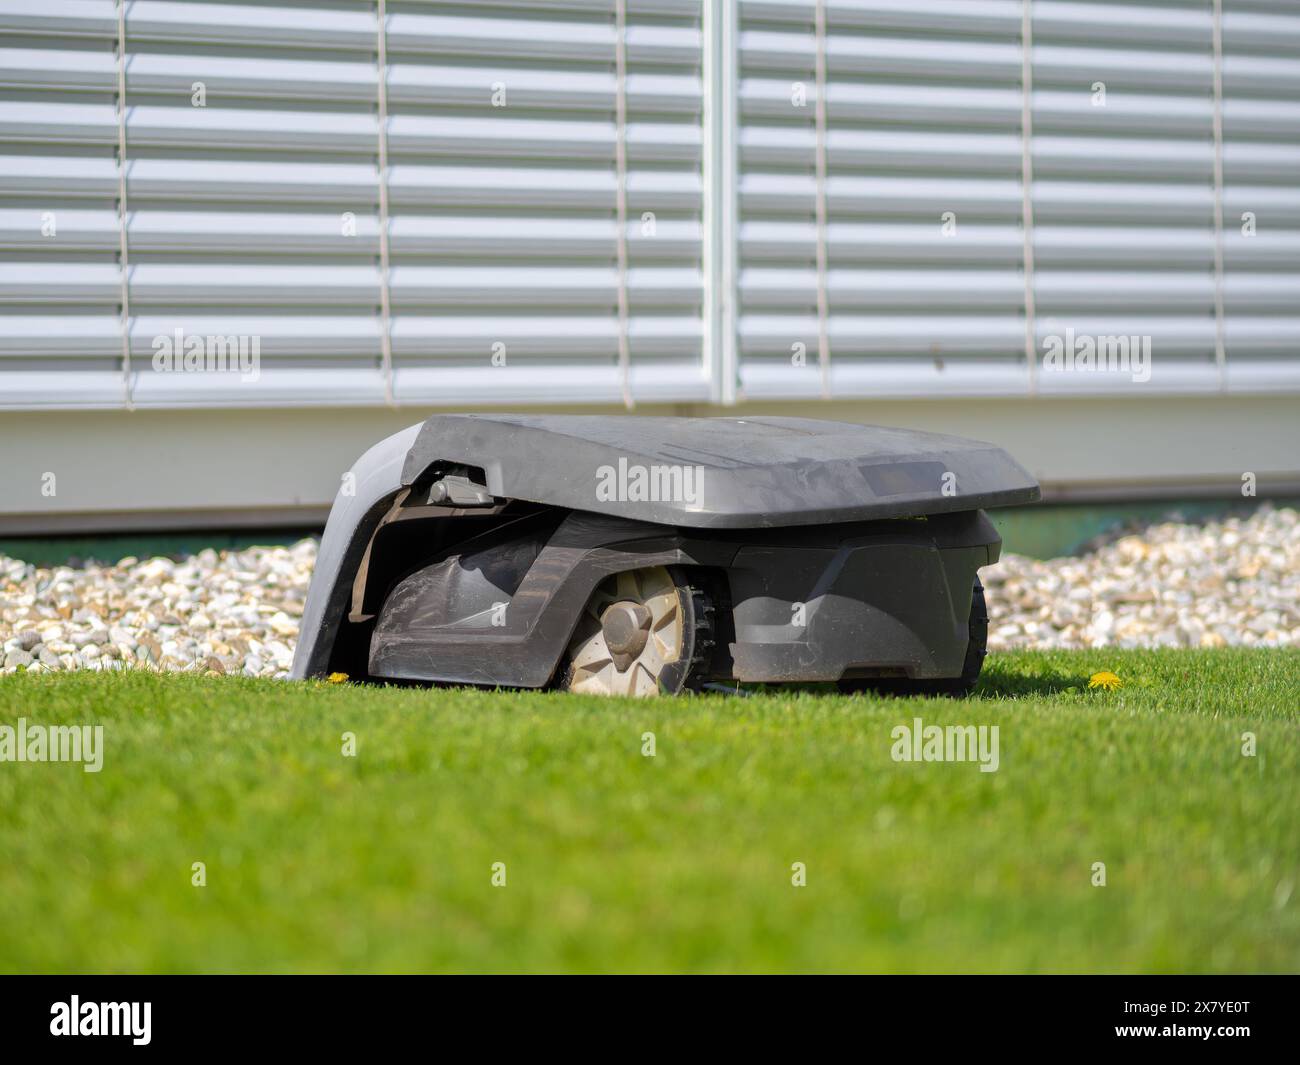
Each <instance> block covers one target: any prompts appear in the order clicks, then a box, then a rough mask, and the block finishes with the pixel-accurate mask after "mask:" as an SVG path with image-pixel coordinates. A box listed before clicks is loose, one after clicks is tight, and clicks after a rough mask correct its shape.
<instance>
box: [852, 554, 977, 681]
mask: <svg viewBox="0 0 1300 1065" xmlns="http://www.w3.org/2000/svg"><path fill="white" fill-rule="evenodd" d="M967 624H968V632H969V634H970V639H969V642H968V643H967V644H966V659H965V661H964V662H963V663H962V669H961V676H959V677H940V678H937V679H934V680H908V679H906V678H897V679H895V678H892V677H890V678H886V677H881V678H879V679H874V678H868V679H865V680H842V681H840V682H839V689H840V691H842V692H850V693H851V692H877V693H878V694H881V695H950V696H953V697H954V698H962V697H964V696H967V695H969V694H970V693H971V692H972V691H974V690H975V683H976V681H978V680H979V676H980V670H982V669H983V668H984V658H985V656H986V655H987V654H988V644H989V612H988V606H987V605H986V603H985V601H984V585H982V584H981V583H980V579H979V578H978V577H976V578H975V588H974V590H973V591H972V593H971V600H970V620H969V622H968V623H967Z"/></svg>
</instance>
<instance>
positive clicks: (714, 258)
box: [701, 0, 740, 406]
mask: <svg viewBox="0 0 1300 1065" xmlns="http://www.w3.org/2000/svg"><path fill="white" fill-rule="evenodd" d="M703 13H704V25H703V38H704V54H703V57H702V58H703V63H702V70H701V74H702V77H703V81H704V85H703V88H704V114H703V119H702V121H703V135H704V137H703V141H704V156H703V166H702V175H701V176H702V184H703V200H704V202H703V207H702V215H701V219H702V225H703V230H704V248H703V254H702V257H701V258H702V267H703V273H704V278H703V284H704V293H703V319H704V323H703V325H704V352H703V357H704V374H705V377H706V380H707V381H708V382H709V399H710V400H711V401H712V402H714V403H719V404H722V405H724V406H731V405H733V404H735V403H736V401H737V399H738V396H737V383H738V382H737V378H738V372H739V367H738V364H737V352H736V319H737V314H738V311H737V288H736V285H737V265H736V264H737V257H738V249H737V241H738V239H739V227H738V224H737V217H738V213H739V204H738V199H737V179H736V171H737V165H738V161H737V143H736V141H737V132H738V130H739V128H740V127H739V114H738V110H737V104H736V81H737V70H736V66H737V60H736V54H737V14H736V4H735V2H734V0H705V3H704V11H703Z"/></svg>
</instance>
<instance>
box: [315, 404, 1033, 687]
mask: <svg viewBox="0 0 1300 1065" xmlns="http://www.w3.org/2000/svg"><path fill="white" fill-rule="evenodd" d="M351 473H352V476H351V477H350V478H345V488H344V490H343V491H340V493H339V496H338V498H337V499H336V500H335V501H334V507H333V510H332V511H331V512H330V517H329V523H328V524H327V526H326V528H325V536H324V539H323V540H322V541H321V545H320V554H319V558H318V561H317V565H316V573H315V576H314V578H313V580H312V585H311V590H310V593H309V595H308V598H307V605H306V610H305V612H304V615H303V620H302V628H301V637H300V640H299V643H298V648H297V654H296V656H295V659H294V665H293V676H295V677H298V678H306V677H323V676H326V675H328V674H330V673H333V672H343V673H346V674H348V675H349V676H350V677H352V678H353V679H361V680H364V679H372V680H380V681H417V682H435V683H440V684H476V685H489V686H502V687H516V688H542V687H557V688H563V689H568V690H570V691H575V692H589V693H600V694H616V695H655V694H658V693H660V692H664V693H676V692H681V691H683V690H686V689H690V688H695V687H698V686H700V685H701V684H703V683H706V682H710V681H720V682H726V681H731V682H738V681H739V682H756V683H765V684H777V683H810V682H817V681H832V682H837V683H838V684H839V685H840V687H841V688H843V689H845V690H857V689H860V688H864V687H871V688H875V689H884V690H889V691H896V692H928V693H951V694H963V693H965V692H968V691H969V690H970V689H971V688H972V687H973V686H974V684H975V680H976V678H977V677H978V676H979V671H980V666H981V665H982V663H983V659H984V651H985V642H986V637H987V631H988V618H987V616H986V614H985V610H984V593H983V589H982V588H981V586H980V582H979V579H978V577H977V575H976V574H977V571H978V570H979V568H980V567H981V566H985V565H988V564H990V563H992V562H995V561H997V558H998V553H999V550H1000V548H1001V539H1000V538H999V536H998V534H997V532H996V531H995V530H994V528H993V525H992V523H991V522H990V521H989V519H988V518H987V517H986V516H985V514H984V512H983V508H985V507H991V506H1006V505H1009V504H1015V503H1026V502H1031V501H1033V500H1035V499H1037V498H1038V495H1039V492H1038V485H1037V483H1036V482H1035V481H1034V479H1033V478H1032V477H1031V476H1030V475H1029V474H1028V473H1026V472H1025V470H1024V469H1022V468H1021V467H1020V466H1019V465H1017V463H1016V462H1015V461H1014V460H1013V459H1012V458H1011V457H1010V456H1009V455H1007V454H1006V452H1004V451H1002V450H1001V449H999V448H996V447H993V446H992V445H990V444H982V443H978V442H976V441H973V440H963V439H960V438H958V437H951V436H939V435H936V434H933V433H920V432H912V431H909V430H903V429H887V428H879V427H875V426H864V425H850V424H844V423H840V422H824V421H814V420H811V419H805V418H764V417H757V418H641V417H632V416H622V417H596V416H560V415H538V416H527V415H469V414H466V415H436V416H434V417H432V418H430V419H428V421H426V422H424V423H423V424H422V425H415V426H412V427H411V428H409V429H406V430H404V431H403V432H400V433H397V434H396V435H395V436H391V437H389V438H388V439H387V440H384V441H382V442H381V443H379V444H377V445H375V446H374V447H373V448H371V449H370V450H369V451H368V452H366V454H365V455H364V456H362V458H361V459H360V460H359V461H358V462H357V464H356V466H355V467H354V468H353V470H352V471H351Z"/></svg>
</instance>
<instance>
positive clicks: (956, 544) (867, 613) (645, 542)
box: [369, 512, 1000, 688]
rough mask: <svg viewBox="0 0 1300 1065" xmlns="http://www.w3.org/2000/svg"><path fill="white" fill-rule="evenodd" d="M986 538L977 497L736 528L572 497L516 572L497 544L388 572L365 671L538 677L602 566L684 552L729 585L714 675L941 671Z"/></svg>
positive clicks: (519, 681)
mask: <svg viewBox="0 0 1300 1065" xmlns="http://www.w3.org/2000/svg"><path fill="white" fill-rule="evenodd" d="M999 544H1000V540H999V538H998V535H997V532H996V530H995V529H994V528H993V526H992V523H991V522H989V520H988V519H987V518H986V517H985V516H984V514H983V513H981V512H969V513H965V514H955V515H949V516H945V517H943V518H940V519H936V520H931V521H926V522H916V523H893V524H892V525H890V526H888V527H882V526H881V525H880V524H879V523H875V524H872V523H865V524H846V525H831V526H825V527H823V528H822V529H820V530H816V531H813V530H807V529H794V530H791V529H783V530H772V531H770V532H766V533H758V532H749V533H742V534H739V535H735V534H733V535H724V534H713V535H709V534H701V533H699V532H697V531H694V530H683V529H676V530H665V529H663V528H662V527H657V526H654V525H650V524H647V523H639V522H628V521H623V520H621V519H616V518H607V517H601V516H598V515H594V514H583V513H573V514H570V515H568V517H566V518H565V520H564V521H563V523H562V524H561V525H560V526H559V528H558V529H556V531H555V532H554V534H552V535H551V536H550V539H549V540H548V541H547V542H546V544H545V546H543V547H542V548H541V550H540V551H539V552H538V551H533V550H532V549H529V550H527V551H524V552H523V553H522V555H523V557H525V558H527V557H532V558H533V561H532V563H531V565H527V563H526V562H525V563H523V565H527V571H526V572H524V573H522V576H521V575H520V574H519V572H518V569H512V567H518V566H519V565H520V564H519V562H518V558H519V557H520V554H519V552H517V551H512V549H511V548H510V545H508V544H497V545H493V546H491V547H489V548H487V549H485V550H483V551H479V552H475V553H467V554H466V555H464V556H460V555H457V556H452V557H450V558H445V559H441V560H438V561H436V562H433V563H431V564H429V565H428V566H425V567H423V568H421V569H419V570H416V571H415V572H413V573H411V574H410V575H409V576H407V577H406V578H405V579H403V580H402V581H400V582H399V583H398V584H397V585H396V586H395V587H394V589H393V591H392V592H391V593H390V595H389V597H388V600H387V601H386V602H385V604H384V606H383V609H382V610H381V612H380V615H379V619H378V621H377V623H376V626H375V631H374V634H373V636H372V638H371V644H370V663H369V672H370V674H371V675H372V676H376V677H389V678H393V679H404V680H422V681H438V682H442V683H453V684H480V685H501V686H507V687H522V688H535V687H541V686H543V685H545V684H546V683H547V682H548V681H549V680H550V678H551V677H552V675H553V674H554V672H555V669H556V667H557V666H558V665H559V663H560V661H561V658H562V656H563V655H564V652H565V649H566V646H567V644H568V641H569V638H570V636H571V635H572V633H573V630H574V627H575V626H576V624H577V622H578V619H579V617H580V615H581V612H582V609H583V607H584V606H585V605H586V603H587V600H588V599H589V597H590V596H591V593H592V592H593V590H594V589H595V587H596V585H597V584H599V583H600V581H601V580H603V579H604V578H605V577H606V576H608V575H609V574H611V573H617V572H620V571H624V570H630V569H640V568H643V567H647V566H660V565H695V566H707V567H710V568H712V569H714V570H717V571H720V572H721V573H723V574H725V576H726V578H727V581H728V583H729V587H730V598H731V600H732V604H733V618H734V622H735V639H734V641H732V642H731V643H730V644H729V646H728V647H727V648H726V649H725V651H726V652H729V658H727V655H726V654H724V655H722V656H721V657H720V660H719V664H718V666H717V669H716V672H715V675H717V676H718V677H722V678H728V679H735V680H742V681H752V682H766V683H780V682H812V681H834V680H839V679H840V678H841V677H843V676H845V675H846V674H849V675H852V673H853V671H855V670H862V669H866V670H873V669H875V670H879V669H882V668H883V669H890V670H895V671H897V673H898V674H899V675H904V676H908V677H914V678H918V679H919V678H929V677H955V676H959V675H960V674H961V669H962V662H963V660H964V658H965V654H966V644H967V640H968V629H967V620H968V617H969V614H970V605H971V588H972V586H973V584H974V580H975V573H976V570H977V569H978V568H979V567H980V566H983V565H986V564H988V563H989V562H992V561H995V560H996V558H997V552H998V547H999ZM493 574H495V575H496V576H494V577H492V579H487V575H493ZM502 607H504V609H501V608H502Z"/></svg>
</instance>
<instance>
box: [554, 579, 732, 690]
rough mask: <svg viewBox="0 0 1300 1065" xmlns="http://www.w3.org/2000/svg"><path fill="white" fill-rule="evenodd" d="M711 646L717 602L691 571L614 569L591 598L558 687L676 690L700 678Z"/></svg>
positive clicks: (693, 683) (580, 622)
mask: <svg viewBox="0 0 1300 1065" xmlns="http://www.w3.org/2000/svg"><path fill="white" fill-rule="evenodd" d="M712 649H713V605H712V602H711V601H710V600H709V597H708V596H707V595H706V594H705V592H704V591H703V589H702V588H700V587H698V586H697V585H695V584H692V582H691V578H690V575H689V573H688V572H687V571H686V570H684V569H682V568H681V567H679V566H650V567H647V568H645V569H638V570H628V571H626V572H623V573H615V574H613V575H611V576H609V577H607V578H605V580H603V581H602V582H601V583H600V584H599V585H598V586H597V587H596V590H595V591H594V592H593V593H592V595H591V598H590V599H589V600H588V601H587V605H586V607H585V608H584V609H583V613H582V617H581V619H579V621H578V625H577V628H576V629H575V631H574V633H573V637H572V639H571V640H570V641H569V649H568V655H567V657H566V660H565V664H564V666H563V667H562V669H561V673H560V681H559V685H558V686H559V687H560V688H562V689H564V690H566V691H571V692H577V693H579V694H586V695H635V696H647V695H659V694H664V695H676V694H678V693H679V692H682V691H685V690H687V689H689V688H692V687H695V686H696V685H697V684H698V683H699V681H700V679H701V678H702V676H703V674H704V672H705V671H706V666H707V663H708V660H709V656H710V654H711V653H712Z"/></svg>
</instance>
